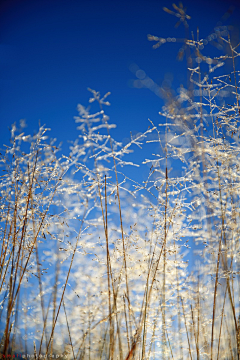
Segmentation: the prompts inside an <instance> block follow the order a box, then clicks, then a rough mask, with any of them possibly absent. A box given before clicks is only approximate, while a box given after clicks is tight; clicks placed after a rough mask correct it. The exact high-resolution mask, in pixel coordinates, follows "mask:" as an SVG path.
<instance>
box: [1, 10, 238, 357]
mask: <svg viewBox="0 0 240 360" xmlns="http://www.w3.org/2000/svg"><path fill="white" fill-rule="evenodd" d="M174 9H175V11H176V13H175V12H173V11H171V10H168V9H166V8H165V11H167V12H168V13H171V14H174V15H175V16H177V17H178V18H179V19H180V21H181V22H182V23H183V24H184V26H185V30H186V39H185V40H184V44H183V46H182V48H181V54H182V53H184V52H186V55H187V60H188V61H187V63H188V66H190V68H189V77H188V81H189V83H188V88H187V89H185V88H184V87H181V89H180V92H179V94H178V95H176V96H174V94H173V92H172V91H170V89H168V95H167V96H165V95H166V89H160V90H159V93H160V94H163V95H164V94H165V95H164V97H165V99H166V103H165V106H164V107H163V109H162V111H161V113H160V114H161V115H162V116H163V117H162V118H163V119H164V120H163V122H162V123H161V124H160V125H159V126H155V125H154V124H153V123H152V122H151V121H150V126H149V128H148V130H146V131H145V132H144V133H140V134H138V135H137V137H131V140H130V141H129V143H128V144H126V145H125V146H123V145H122V144H121V143H120V142H118V141H115V140H114V139H113V138H112V136H111V129H112V128H113V127H115V125H113V124H111V123H110V122H109V117H108V116H107V114H106V113H105V106H108V105H110V104H109V102H108V101H107V97H108V96H109V93H107V94H106V95H105V96H103V97H101V95H100V93H99V92H96V91H94V90H91V89H89V90H90V92H91V94H92V97H91V99H90V101H89V102H90V103H91V104H92V105H91V109H90V108H85V107H84V106H82V105H79V106H78V111H79V116H77V117H75V121H76V123H78V130H79V131H80V133H79V138H78V139H77V140H76V141H75V142H73V143H72V145H71V147H70V153H69V156H58V149H57V147H56V146H55V145H54V141H49V142H47V141H46V140H47V138H46V135H45V133H46V131H47V129H45V128H44V127H40V129H39V132H38V133H37V134H36V135H34V136H26V135H25V134H24V133H20V134H15V133H16V127H15V126H13V128H12V143H11V146H9V147H7V148H6V151H5V153H4V155H2V158H1V165H2V177H1V185H0V186H1V198H0V199H1V238H2V244H1V292H0V301H1V329H2V339H1V353H2V354H4V355H5V356H6V354H9V353H12V354H14V352H17V351H18V352H19V351H21V352H22V354H24V352H25V353H27V352H28V353H29V351H32V353H33V354H34V356H35V358H41V357H42V355H45V354H46V355H47V354H48V355H51V356H58V357H60V355H59V354H61V357H63V358H64V357H70V358H74V359H112V360H113V359H121V360H123V359H125V360H127V359H170V358H172V359H187V358H190V359H228V358H232V359H235V358H238V356H239V324H238V317H239V291H240V288H239V175H238V170H239V166H240V164H239V135H240V134H239V126H238V123H239V116H240V115H239V114H240V110H239V95H238V92H239V88H238V84H239V72H238V71H237V58H238V56H239V54H238V52H237V46H233V45H232V42H231V40H230V36H229V34H228V29H227V28H217V29H215V30H214V33H213V34H211V36H210V37H209V38H208V39H202V40H200V39H199V34H197V39H196V40H189V38H188V37H187V36H188V23H187V21H188V20H189V19H190V17H189V16H188V15H187V14H186V12H185V9H184V8H183V7H182V6H181V5H180V6H179V7H177V6H176V5H174ZM171 39H172V38H171ZM211 39H214V40H215V41H217V42H218V45H219V46H218V49H220V50H221V49H222V50H223V51H225V52H226V54H227V55H220V56H218V57H214V58H212V57H209V56H206V55H203V51H204V47H205V46H206V45H207V43H208V42H210V41H211ZM149 40H155V41H157V45H156V46H155V47H159V46H160V45H162V44H163V43H165V42H166V41H167V39H163V38H159V37H156V36H149ZM174 42H175V41H174ZM225 63H226V64H227V65H229V64H231V65H232V71H231V70H230V71H229V70H228V72H226V75H223V74H224V73H223V69H224V64H225ZM194 66H195V67H194ZM207 71H208V72H207ZM220 71H221V72H220ZM226 71H227V69H226ZM206 72H207V75H206V74H205V73H206ZM203 73H204V76H203V75H202V74H203ZM141 81H142V85H143V86H145V85H144V84H146V82H144V79H142V80H141ZM154 91H155V92H156V91H157V90H156V89H155V90H154ZM94 105H97V108H96V110H94ZM136 146H137V147H138V148H143V150H144V151H143V153H144V154H146V153H147V154H148V153H150V151H149V150H148V147H149V148H151V151H152V152H153V154H152V155H149V156H147V158H145V157H143V159H142V161H141V162H140V163H139V164H138V163H137V161H136V159H134V155H133V150H134V147H136ZM152 149H153V150H152ZM145 150H146V151H145ZM144 156H145V155H144ZM129 166H132V167H140V168H141V169H142V168H144V167H146V166H149V167H150V170H149V175H148V176H147V178H146V179H145V181H143V182H142V183H140V181H139V180H138V179H137V178H133V179H130V178H129V176H127V171H126V170H125V171H124V169H127V167H129Z"/></svg>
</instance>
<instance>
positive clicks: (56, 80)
mask: <svg viewBox="0 0 240 360" xmlns="http://www.w3.org/2000/svg"><path fill="white" fill-rule="evenodd" d="M176 4H177V5H178V3H176ZM231 4H232V5H233V6H234V7H235V11H234V13H233V14H232V15H231V16H230V17H229V19H227V21H226V23H225V25H229V24H234V25H237V24H238V20H239V15H240V7H239V5H238V2H237V1H235V0H234V1H232V2H229V1H220V0H218V1H206V0H201V1H198V2H196V1H190V0H187V1H184V2H183V5H184V6H186V7H187V9H188V10H187V13H188V14H189V15H190V16H191V17H192V19H191V20H190V21H189V25H190V29H191V30H193V31H194V32H195V34H196V28H197V26H199V28H200V38H204V37H206V36H208V35H209V33H210V32H211V31H212V29H213V28H214V26H215V25H216V24H217V22H218V21H219V20H220V19H221V17H222V16H223V15H224V13H226V12H227V11H228V10H229V8H230V6H231ZM163 6H166V7H168V8H170V9H172V2H171V1H168V0H165V1H162V0H160V1H156V0H138V1H135V0H132V1H126V0H122V1H114V0H112V1H109V0H103V1H96V0H88V1H87V0H81V1H73V0H68V1H66V0H57V1H56V0H48V1H45V0H41V1H37V0H31V1H30V0H20V1H16V0H4V1H2V2H1V11H0V13H1V15H0V23H1V38H0V39H1V42H0V52H1V55H0V63H1V66H0V68H1V73H0V83H1V85H0V96H1V101H0V103H1V104H0V143H1V145H0V147H2V144H7V143H8V141H9V137H10V133H9V130H8V127H9V126H10V125H11V124H12V123H14V122H18V121H19V120H20V119H26V122H27V124H28V129H26V132H28V131H29V132H33V131H34V130H37V128H38V121H39V119H40V120H41V124H46V125H47V127H50V128H51V129H52V132H51V136H52V137H56V138H57V139H58V141H63V142H64V145H63V150H64V152H67V148H68V145H67V140H74V139H75V138H76V136H77V131H76V124H75V122H74V120H73V116H76V115H77V110H76V107H77V104H78V103H81V104H83V105H87V103H88V98H89V96H90V93H88V91H87V88H88V87H91V88H93V89H95V90H98V91H100V92H101V93H102V94H104V93H106V92H107V91H110V92H111V96H110V97H109V101H110V102H111V107H110V108H109V109H106V110H107V113H108V114H109V115H110V121H111V122H113V123H116V124H117V130H114V131H113V135H114V137H115V138H117V140H119V141H121V140H123V139H124V138H126V137H129V132H130V131H132V132H133V133H135V132H138V131H142V132H143V131H144V130H146V129H147V127H148V118H150V119H151V120H153V121H154V122H155V123H159V122H160V121H161V118H160V116H159V115H158V111H160V110H161V106H162V105H163V101H162V99H160V98H159V97H157V96H156V95H154V94H153V93H152V92H151V91H150V90H148V89H137V88H134V87H133V86H132V80H133V79H136V77H135V75H134V74H133V73H132V72H131V70H130V69H131V64H137V65H138V66H139V68H140V69H143V70H144V71H145V72H146V74H147V75H148V76H149V77H151V78H152V79H153V80H154V81H155V82H156V83H157V84H159V85H161V83H162V81H163V80H164V76H165V74H168V75H167V76H170V77H172V79H173V80H172V85H173V87H175V88H177V87H179V85H180V84H186V80H185V79H186V63H185V62H184V61H183V62H178V61H177V60H176V57H177V53H178V50H179V48H180V47H181V44H180V43H174V44H173V43H170V44H169V43H167V44H165V45H163V46H162V47H160V48H159V49H156V50H154V49H152V45H153V43H151V42H149V41H148V40H147V34H153V35H158V36H161V37H169V36H170V37H184V27H183V26H182V25H181V26H179V28H178V29H176V28H174V25H175V24H176V22H177V18H176V17H174V16H171V15H169V14H167V13H165V12H164V11H163V10H162V8H163ZM169 74H170V75H169Z"/></svg>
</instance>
